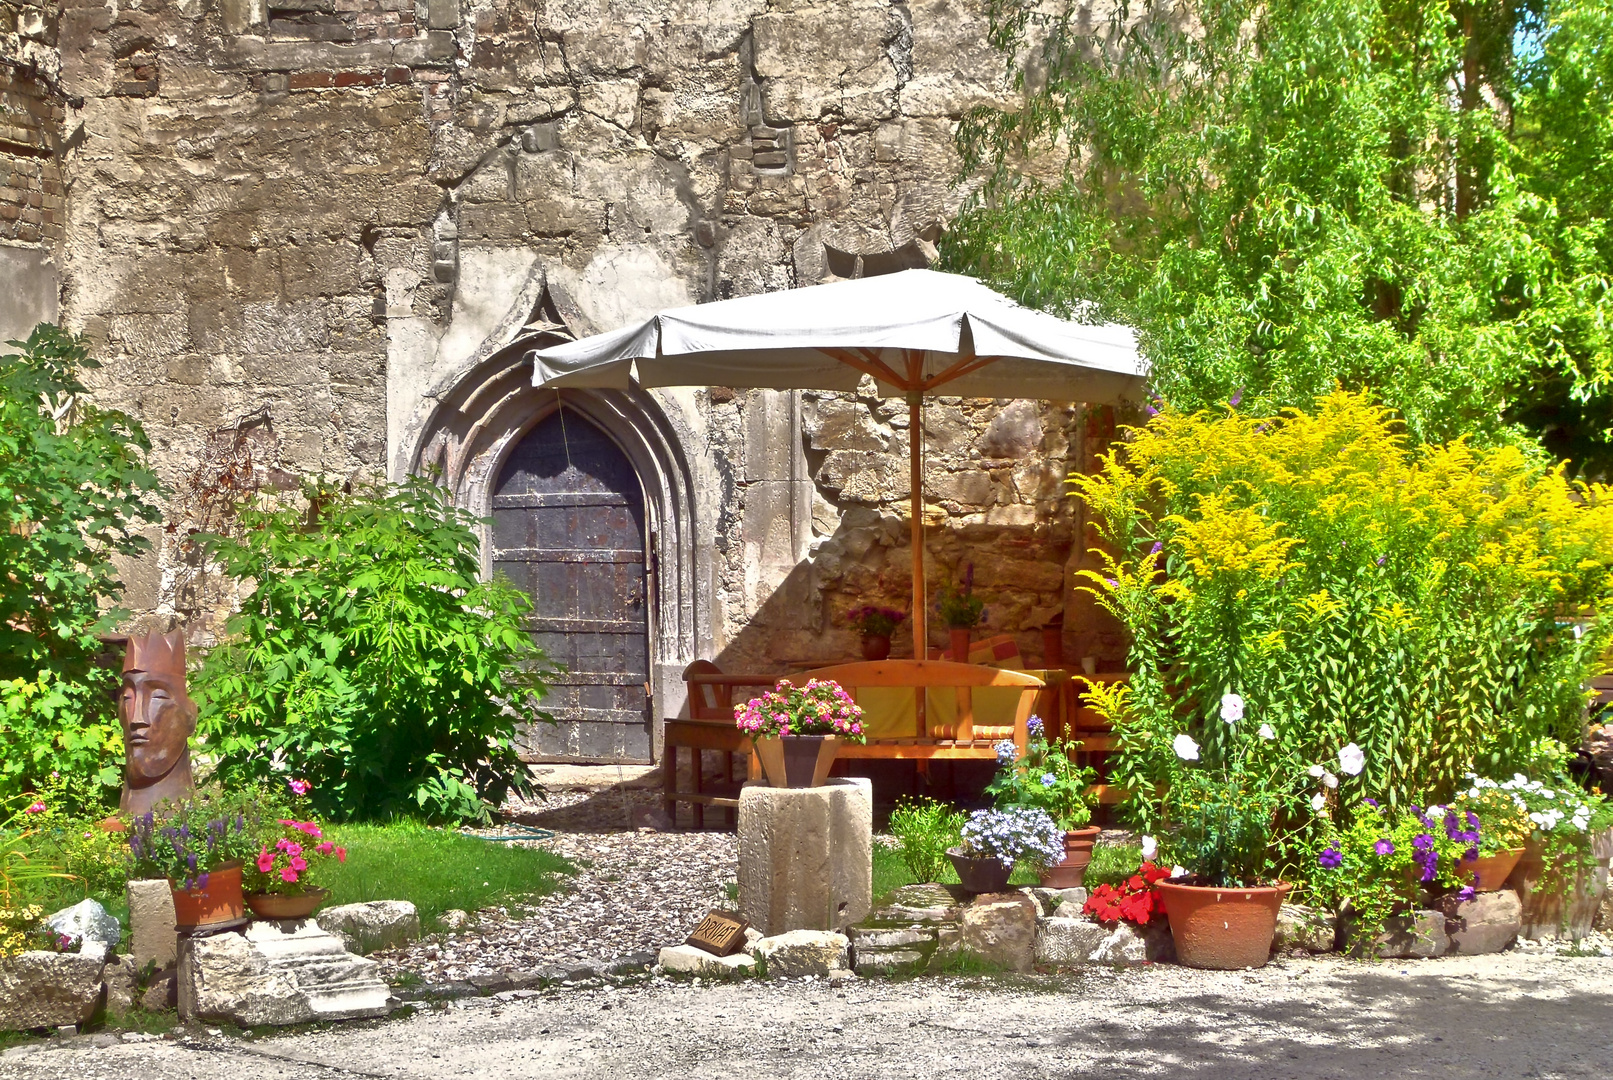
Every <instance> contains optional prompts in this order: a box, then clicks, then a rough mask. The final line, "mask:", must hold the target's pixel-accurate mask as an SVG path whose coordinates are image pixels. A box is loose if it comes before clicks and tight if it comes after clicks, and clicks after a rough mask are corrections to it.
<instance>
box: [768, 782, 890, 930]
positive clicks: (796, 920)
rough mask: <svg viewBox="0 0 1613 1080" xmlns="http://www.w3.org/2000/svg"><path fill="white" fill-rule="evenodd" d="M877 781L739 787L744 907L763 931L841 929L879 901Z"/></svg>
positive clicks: (866, 912) (866, 913)
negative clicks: (876, 898) (875, 826)
mask: <svg viewBox="0 0 1613 1080" xmlns="http://www.w3.org/2000/svg"><path fill="white" fill-rule="evenodd" d="M873 822H874V800H873V787H872V785H871V784H870V783H869V781H867V780H864V779H846V778H834V779H831V780H830V781H829V782H828V783H827V784H825V785H824V786H823V787H815V788H773V787H762V786H761V785H760V784H756V783H747V784H746V785H745V786H744V788H743V789H741V791H740V795H739V875H738V876H739V911H740V916H741V917H742V918H743V919H745V921H746V922H748V923H750V924H751V925H752V926H754V927H756V928H757V929H758V930H760V931H762V932H763V933H764V934H782V933H785V932H787V931H790V930H839V929H840V928H842V927H844V926H847V925H849V924H851V923H854V922H860V921H861V920H862V919H863V918H865V917H866V916H867V915H868V911H869V909H870V908H871V907H872V906H873V889H874V848H873V844H874V839H873V837H874V832H873Z"/></svg>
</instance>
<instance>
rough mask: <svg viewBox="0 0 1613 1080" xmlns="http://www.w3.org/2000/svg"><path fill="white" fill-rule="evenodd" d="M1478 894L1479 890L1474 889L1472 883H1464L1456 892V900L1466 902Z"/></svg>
mask: <svg viewBox="0 0 1613 1080" xmlns="http://www.w3.org/2000/svg"><path fill="white" fill-rule="evenodd" d="M1477 894H1478V890H1476V889H1474V888H1473V886H1471V885H1463V886H1462V887H1461V888H1460V889H1458V890H1457V892H1456V900H1457V902H1458V903H1461V904H1465V903H1467V902H1468V901H1469V900H1471V899H1473V897H1474V896H1476V895H1477Z"/></svg>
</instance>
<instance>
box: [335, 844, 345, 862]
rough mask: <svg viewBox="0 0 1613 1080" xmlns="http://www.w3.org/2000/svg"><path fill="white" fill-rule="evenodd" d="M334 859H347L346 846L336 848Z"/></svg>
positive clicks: (339, 860) (343, 860) (338, 860)
mask: <svg viewBox="0 0 1613 1080" xmlns="http://www.w3.org/2000/svg"><path fill="white" fill-rule="evenodd" d="M336 861H337V862H346V861H347V849H346V848H344V847H339V848H337V849H336Z"/></svg>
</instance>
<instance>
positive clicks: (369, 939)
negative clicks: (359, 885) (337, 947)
mask: <svg viewBox="0 0 1613 1080" xmlns="http://www.w3.org/2000/svg"><path fill="white" fill-rule="evenodd" d="M314 921H315V922H317V923H319V925H320V927H321V929H324V930H326V931H327V932H329V933H332V934H335V935H337V936H338V937H340V938H342V939H343V940H344V942H345V943H346V945H347V947H348V948H349V949H351V950H352V951H353V952H359V953H371V952H374V951H375V950H376V949H390V948H394V947H396V946H398V945H404V944H407V943H408V942H411V941H413V940H415V939H416V938H418V937H419V936H420V915H419V913H418V912H416V911H415V907H414V905H413V904H411V903H409V901H407V900H371V901H369V902H367V903H363V904H343V905H341V906H340V907H333V908H326V909H325V910H324V911H321V912H320V913H319V914H318V915H316V916H314Z"/></svg>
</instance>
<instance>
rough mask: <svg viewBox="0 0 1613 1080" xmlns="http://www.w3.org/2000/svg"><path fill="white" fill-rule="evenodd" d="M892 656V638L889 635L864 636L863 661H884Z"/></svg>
mask: <svg viewBox="0 0 1613 1080" xmlns="http://www.w3.org/2000/svg"><path fill="white" fill-rule="evenodd" d="M890 654H891V636H890V635H889V634H864V635H863V659H864V660H884V659H885V658H887V657H888V656H890Z"/></svg>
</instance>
